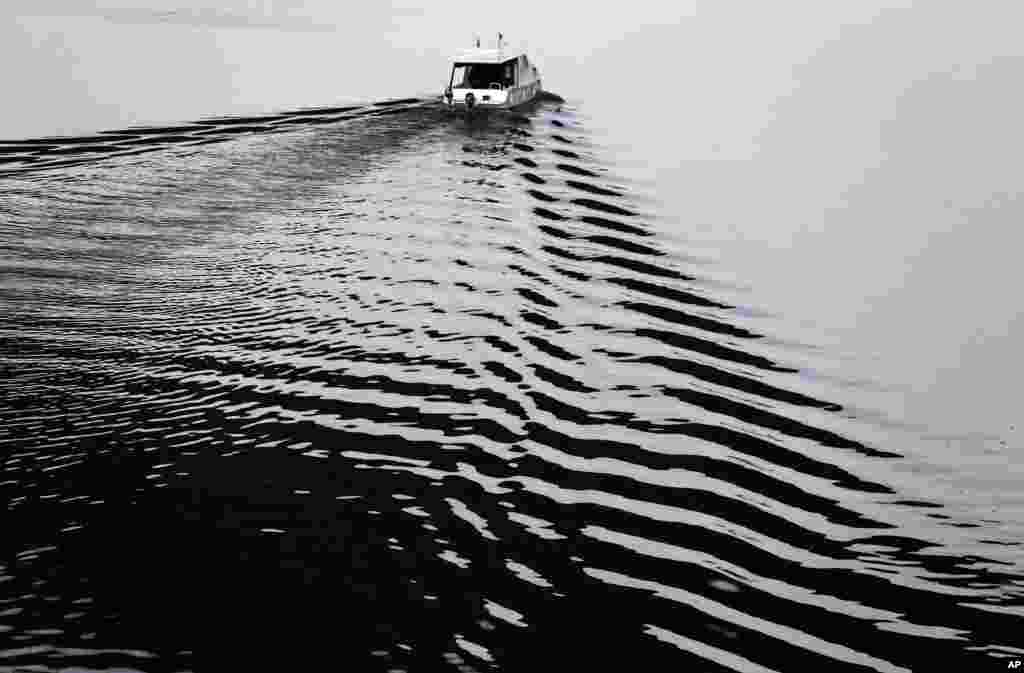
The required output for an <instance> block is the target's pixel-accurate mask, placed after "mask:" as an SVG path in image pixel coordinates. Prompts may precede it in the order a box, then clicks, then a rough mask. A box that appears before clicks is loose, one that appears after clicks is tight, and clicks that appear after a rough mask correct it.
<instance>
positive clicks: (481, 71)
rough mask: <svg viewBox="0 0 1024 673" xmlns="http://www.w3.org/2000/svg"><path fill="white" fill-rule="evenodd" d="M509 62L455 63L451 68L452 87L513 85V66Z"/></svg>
mask: <svg viewBox="0 0 1024 673" xmlns="http://www.w3.org/2000/svg"><path fill="white" fill-rule="evenodd" d="M509 66H511V64H510V63H456V64H455V67H454V68H453V69H452V87H454V88H456V89H490V88H493V87H491V84H499V85H500V86H501V88H502V89H504V88H507V87H510V86H514V85H515V72H514V68H512V67H509Z"/></svg>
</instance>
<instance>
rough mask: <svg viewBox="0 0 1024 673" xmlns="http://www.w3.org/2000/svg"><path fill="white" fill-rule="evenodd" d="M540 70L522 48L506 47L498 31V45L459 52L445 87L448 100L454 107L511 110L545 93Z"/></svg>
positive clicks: (468, 110) (469, 110)
mask: <svg viewBox="0 0 1024 673" xmlns="http://www.w3.org/2000/svg"><path fill="white" fill-rule="evenodd" d="M541 91H542V90H541V83H540V73H539V72H537V68H536V66H534V65H533V64H532V63H530V60H529V59H528V58H527V57H526V54H524V53H523V52H522V51H521V50H518V49H508V48H506V46H505V44H504V42H503V40H502V36H501V34H500V33H499V34H498V42H497V47H496V48H494V49H481V48H480V40H479V39H478V40H477V41H476V48H475V49H466V50H464V51H462V52H459V53H458V54H456V55H455V57H454V58H453V59H452V72H451V77H450V78H449V80H448V86H447V87H446V88H445V90H444V103H445V105H446V106H447V107H448V108H449V109H452V110H456V111H460V112H472V111H474V110H487V109H504V110H507V109H510V108H514V107H518V106H520V105H524V104H526V103H529V102H530V101H532V100H534V99H535V98H537V96H539V95H540V94H541Z"/></svg>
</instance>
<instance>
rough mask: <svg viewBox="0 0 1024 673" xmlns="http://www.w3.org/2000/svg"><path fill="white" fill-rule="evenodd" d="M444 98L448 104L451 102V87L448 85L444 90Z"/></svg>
mask: <svg viewBox="0 0 1024 673" xmlns="http://www.w3.org/2000/svg"><path fill="white" fill-rule="evenodd" d="M444 100H445V102H446V103H448V105H451V104H452V88H451V87H448V88H446V89H445V90H444Z"/></svg>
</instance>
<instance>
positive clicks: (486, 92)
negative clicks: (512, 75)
mask: <svg viewBox="0 0 1024 673" xmlns="http://www.w3.org/2000/svg"><path fill="white" fill-rule="evenodd" d="M540 92H541V83H540V80H536V81H534V82H530V83H529V84H524V85H523V86H514V87H509V88H507V89H504V90H498V89H452V97H451V100H450V101H447V100H446V102H447V105H448V107H450V108H452V109H455V110H468V109H481V110H486V109H492V110H494V109H497V110H508V109H512V108H515V107H519V106H520V105H525V104H527V103H529V102H530V101H532V100H534V99H535V98H536V97H537V96H538V95H539V94H540ZM469 95H471V96H472V99H471V100H472V104H471V105H467V102H466V99H467V97H468V96H469Z"/></svg>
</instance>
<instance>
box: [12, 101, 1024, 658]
mask: <svg viewBox="0 0 1024 673" xmlns="http://www.w3.org/2000/svg"><path fill="white" fill-rule="evenodd" d="M155 150H161V151H159V152H157V151H155ZM140 153H144V154H142V155H141V156H136V155H137V154H140ZM0 162H3V163H2V164H0V167H2V170H3V176H4V178H3V179H4V182H3V194H4V198H3V200H2V201H0V227H2V228H0V245H2V250H3V252H2V255H3V258H2V259H3V263H2V268H0V269H2V281H0V302H2V303H3V309H4V310H3V312H2V314H0V316H2V317H0V320H2V327H0V330H2V331H0V344H2V345H0V348H2V353H3V362H4V370H5V371H4V374H5V375H4V377H3V378H2V379H0V387H2V390H3V398H2V400H3V401H2V406H0V441H2V442H3V445H4V453H3V456H4V459H3V460H4V462H3V473H2V479H3V482H2V483H3V487H4V492H5V495H6V496H7V498H6V512H5V514H6V523H5V526H4V538H3V544H2V547H0V548H2V551H3V557H2V560H0V564H2V565H0V600H2V601H3V605H2V607H0V615H2V620H0V629H2V630H3V632H4V636H5V638H6V640H7V643H8V644H7V646H6V647H5V648H4V650H3V651H2V652H0V656H2V658H3V659H2V661H3V664H4V665H5V666H12V667H15V668H16V669H19V668H20V669H23V670H66V669H68V668H71V669H74V670H104V669H111V668H114V669H119V670H125V669H128V670H139V671H176V670H191V669H193V668H195V669H208V668H210V667H211V662H213V661H220V662H222V669H223V670H244V668H243V667H245V666H253V665H256V666H266V665H269V664H274V665H277V666H282V667H283V666H289V667H294V666H296V665H300V666H302V665H306V664H311V663H312V662H321V661H334V662H337V663H338V665H340V666H343V667H350V668H352V670H381V671H384V670H409V671H418V670H435V669H440V670H461V671H470V670H479V671H484V670H516V671H518V670H559V669H560V668H562V667H564V668H565V669H566V670H591V669H593V670H603V669H608V668H609V666H611V667H618V666H624V665H633V666H635V665H637V663H639V662H643V663H644V664H645V665H647V664H648V663H650V664H652V665H653V666H652V668H654V667H659V668H660V667H663V666H666V665H667V666H672V667H676V666H680V665H681V666H682V667H684V668H685V667H687V666H689V667H691V668H693V669H694V670H702V671H716V670H723V671H724V670H734V671H764V670H775V671H790V670H804V669H808V670H810V669H811V668H814V669H819V668H826V667H827V669H828V670H851V671H853V670H878V671H908V670H920V669H921V667H922V666H923V665H924V664H923V663H922V662H930V661H932V660H934V659H936V658H941V659H942V661H943V662H944V663H945V664H946V665H948V666H955V665H957V664H959V665H961V666H965V665H966V666H970V665H971V663H974V661H973V660H975V659H979V660H984V659H986V658H988V659H994V660H998V659H999V658H1010V657H1014V656H1020V655H1021V654H1024V651H1022V650H1021V649H1020V648H1019V647H1018V645H1019V642H1020V641H1019V626H1020V617H1021V616H1022V615H1024V609H1022V605H1024V603H1022V595H1024V574H1022V570H1024V566H1022V563H1021V561H1020V552H1019V544H1020V542H1019V540H1020V534H1021V532H1022V531H1021V526H1020V522H1021V521H1022V520H1024V517H1021V516H1020V513H1021V512H1020V507H1021V503H1020V502H1011V501H1009V500H1007V499H1004V500H1003V501H1001V502H1000V503H998V504H999V506H1000V509H1001V510H1002V511H1001V512H1000V515H999V516H1000V517H1001V518H998V519H997V518H996V515H995V513H991V514H992V515H991V517H988V518H986V517H985V516H983V515H982V512H983V511H989V510H988V508H987V507H982V506H981V505H978V506H977V507H975V508H974V509H969V510H967V511H966V512H965V511H963V510H958V509H956V503H955V502H953V501H952V499H951V498H950V497H949V494H948V493H946V492H944V491H943V490H942V489H941V488H940V487H936V488H935V489H934V490H933V491H932V492H923V493H922V492H920V489H916V488H915V489H911V488H909V487H908V486H907V485H908V484H914V485H919V484H920V483H922V482H921V480H919V479H916V478H914V477H913V476H911V473H912V472H913V471H914V464H913V463H912V462H908V461H906V460H904V459H903V458H902V456H904V455H905V454H906V453H907V451H908V449H909V448H910V445H911V443H912V442H913V438H912V437H910V436H909V435H907V434H906V433H901V432H900V431H898V430H896V429H895V425H886V424H885V423H886V421H885V420H884V415H879V416H878V417H877V418H878V419H879V420H876V419H875V418H874V417H871V416H869V415H867V414H861V413H853V412H851V410H850V409H849V408H847V407H845V406H844V399H843V397H844V395H845V394H847V393H849V392H850V391H852V390H854V389H855V388H857V385H855V384H853V383H852V382H845V381H839V380H831V379H828V378H827V377H821V376H817V375H816V374H815V371H814V368H813V362H814V359H815V358H816V357H818V355H817V353H818V350H817V349H816V348H815V347H814V346H813V344H811V345H804V344H800V343H798V342H796V341H793V340H789V339H785V338H779V337H778V336H775V335H773V334H772V331H771V330H770V329H769V328H770V327H771V326H772V324H773V323H772V322H771V321H768V320H766V319H765V318H764V317H763V316H765V315H768V312H767V311H766V310H765V309H762V308H759V307H756V306H749V305H745V304H744V303H743V302H744V290H743V288H742V287H741V286H739V285H737V284H734V283H731V282H729V281H728V280H726V279H723V277H722V276H721V275H720V274H717V273H716V270H715V268H714V264H713V263H711V262H708V261H707V260H703V259H701V258H700V256H699V255H695V254H694V253H693V251H691V250H688V249H687V248H686V245H685V242H681V241H678V240H676V239H673V238H672V237H669V236H665V235H664V234H663V232H661V231H659V230H658V229H657V228H656V227H654V226H653V225H652V222H654V219H655V217H656V215H657V213H656V212H655V210H656V201H655V200H654V199H653V198H652V197H651V195H649V194H645V193H644V192H643V187H642V186H640V185H636V184H633V183H630V182H629V181H628V180H625V179H622V178H620V177H617V176H616V173H615V170H614V165H613V164H609V163H608V162H607V157H602V156H601V146H600V144H599V143H597V142H596V141H595V140H594V139H593V138H592V137H591V135H590V134H589V133H588V130H587V127H586V125H585V124H583V123H582V122H581V120H580V119H579V118H578V117H577V116H576V114H575V112H574V109H573V108H572V107H571V106H566V107H564V108H555V107H553V106H540V107H539V108H538V109H535V110H533V111H531V113H530V114H529V115H528V116H527V117H526V118H513V119H504V118H491V119H484V120H475V121H472V122H466V121H464V120H459V119H456V120H447V119H442V118H441V117H440V116H439V114H438V112H437V111H436V110H435V109H434V108H432V107H431V106H429V105H425V104H424V102H423V101H417V100H413V99H409V100H402V101H389V102H385V103H381V104H374V105H364V106H353V107H350V108H349V107H347V108H335V109H319V110H305V111H298V112H294V113H281V114H278V115H273V116H267V117H259V118H245V119H241V118H238V119H219V120H208V121H202V122H197V123H194V124H187V125H182V126H177V127H171V128H154V129H130V130H126V131H116V132H111V133H106V134H100V135H97V136H93V137H86V138H71V139H41V140H32V141H20V142H5V143H3V144H2V145H0ZM769 308H770V307H769ZM776 320H777V319H776ZM904 477H905V479H904ZM934 483H938V482H937V481H936V482H934ZM911 491H913V492H911ZM976 504H978V503H976ZM1014 507H1016V509H1012V508H1014ZM989 663H990V664H991V663H994V661H993V662H989ZM227 667H230V669H229V668H227ZM282 670H283V669H282ZM673 670H674V669H673ZM963 670H975V669H973V668H971V669H968V668H964V669H963Z"/></svg>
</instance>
